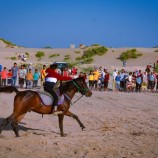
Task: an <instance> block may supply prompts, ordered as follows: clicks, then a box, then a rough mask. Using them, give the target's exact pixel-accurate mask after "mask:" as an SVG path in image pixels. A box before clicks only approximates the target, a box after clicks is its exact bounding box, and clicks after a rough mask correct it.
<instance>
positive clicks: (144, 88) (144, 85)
mask: <svg viewBox="0 0 158 158" xmlns="http://www.w3.org/2000/svg"><path fill="white" fill-rule="evenodd" d="M147 85H148V77H147V72H146V71H144V73H143V83H142V90H143V91H144V92H145V91H146V90H147Z"/></svg>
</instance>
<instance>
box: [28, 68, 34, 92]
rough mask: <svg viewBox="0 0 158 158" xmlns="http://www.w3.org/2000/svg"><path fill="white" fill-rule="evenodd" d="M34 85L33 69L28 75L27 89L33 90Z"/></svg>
mask: <svg viewBox="0 0 158 158" xmlns="http://www.w3.org/2000/svg"><path fill="white" fill-rule="evenodd" d="M32 85H33V74H32V72H31V69H29V72H28V73H27V74H26V89H28V88H29V89H30V88H32Z"/></svg>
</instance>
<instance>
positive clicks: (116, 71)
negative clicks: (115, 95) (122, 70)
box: [112, 69, 118, 91]
mask: <svg viewBox="0 0 158 158" xmlns="http://www.w3.org/2000/svg"><path fill="white" fill-rule="evenodd" d="M117 74H118V69H115V70H114V72H113V74H112V77H113V80H112V90H113V91H115V88H116V80H115V78H116V76H117Z"/></svg>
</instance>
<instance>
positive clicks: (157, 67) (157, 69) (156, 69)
mask: <svg viewBox="0 0 158 158" xmlns="http://www.w3.org/2000/svg"><path fill="white" fill-rule="evenodd" d="M155 71H156V72H157V73H158V65H156V67H155Z"/></svg>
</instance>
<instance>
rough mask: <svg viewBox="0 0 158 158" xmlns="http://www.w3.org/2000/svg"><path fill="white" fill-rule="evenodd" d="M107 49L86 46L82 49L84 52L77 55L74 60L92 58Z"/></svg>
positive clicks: (102, 53)
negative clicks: (79, 55)
mask: <svg viewBox="0 0 158 158" xmlns="http://www.w3.org/2000/svg"><path fill="white" fill-rule="evenodd" d="M107 51H108V49H107V48H106V47H103V46H101V47H95V48H88V49H86V50H85V51H84V54H83V55H82V56H81V57H77V58H76V60H77V61H79V60H83V59H86V58H92V57H93V56H95V55H99V56H101V55H104V54H105V53H106V52H107Z"/></svg>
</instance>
